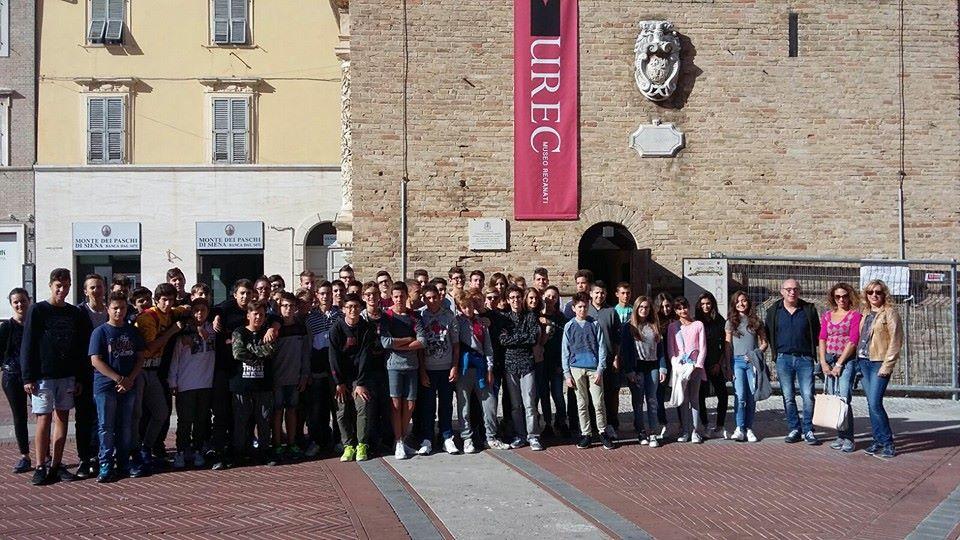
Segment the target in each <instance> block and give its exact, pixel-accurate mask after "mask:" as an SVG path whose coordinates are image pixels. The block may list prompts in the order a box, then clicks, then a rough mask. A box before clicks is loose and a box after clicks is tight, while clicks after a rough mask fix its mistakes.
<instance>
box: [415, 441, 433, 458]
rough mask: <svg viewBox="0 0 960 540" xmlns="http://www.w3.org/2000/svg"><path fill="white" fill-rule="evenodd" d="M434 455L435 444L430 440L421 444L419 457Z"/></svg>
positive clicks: (418, 452)
mask: <svg viewBox="0 0 960 540" xmlns="http://www.w3.org/2000/svg"><path fill="white" fill-rule="evenodd" d="M432 453H433V443H432V442H430V439H424V440H423V442H422V443H420V449H419V450H417V455H418V456H429V455H430V454H432Z"/></svg>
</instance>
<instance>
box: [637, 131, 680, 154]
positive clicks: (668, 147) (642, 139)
mask: <svg viewBox="0 0 960 540" xmlns="http://www.w3.org/2000/svg"><path fill="white" fill-rule="evenodd" d="M683 144H684V138H683V132H682V131H680V130H679V129H677V127H676V126H674V125H673V124H660V123H654V124H643V125H641V126H640V127H639V128H637V130H636V131H634V132H633V133H632V134H631V135H630V148H633V149H634V150H636V151H637V153H638V154H640V157H673V156H674V155H676V153H677V152H678V151H679V150H680V149H681V148H683Z"/></svg>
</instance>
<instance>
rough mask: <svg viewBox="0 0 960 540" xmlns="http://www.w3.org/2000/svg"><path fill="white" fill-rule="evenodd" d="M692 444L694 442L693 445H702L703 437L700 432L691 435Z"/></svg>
mask: <svg viewBox="0 0 960 540" xmlns="http://www.w3.org/2000/svg"><path fill="white" fill-rule="evenodd" d="M690 442H692V443H693V444H702V443H703V437H702V436H701V435H700V433H699V432H697V431H694V432H693V433H691V434H690Z"/></svg>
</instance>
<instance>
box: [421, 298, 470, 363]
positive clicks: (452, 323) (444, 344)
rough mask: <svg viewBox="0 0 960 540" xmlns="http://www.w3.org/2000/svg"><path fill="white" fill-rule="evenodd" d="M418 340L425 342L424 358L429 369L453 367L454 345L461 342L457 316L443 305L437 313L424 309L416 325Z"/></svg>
mask: <svg viewBox="0 0 960 540" xmlns="http://www.w3.org/2000/svg"><path fill="white" fill-rule="evenodd" d="M416 332H417V341H419V342H420V343H423V358H424V361H425V362H426V368H427V369H428V370H444V369H450V368H451V367H453V349H454V345H455V344H456V345H458V346H459V344H460V326H459V325H458V324H457V316H456V315H454V313H453V312H452V311H450V310H449V309H445V308H443V307H441V308H440V309H439V310H437V312H436V313H434V312H432V311H430V310H429V309H425V310H423V313H422V314H421V317H420V320H419V321H418V322H417V327H416Z"/></svg>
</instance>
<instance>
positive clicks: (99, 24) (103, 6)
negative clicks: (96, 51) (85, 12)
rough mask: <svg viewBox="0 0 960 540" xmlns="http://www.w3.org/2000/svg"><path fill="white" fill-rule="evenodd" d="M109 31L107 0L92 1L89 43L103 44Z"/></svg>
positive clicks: (88, 32) (88, 33)
mask: <svg viewBox="0 0 960 540" xmlns="http://www.w3.org/2000/svg"><path fill="white" fill-rule="evenodd" d="M106 29H107V0H90V29H89V30H88V31H87V41H89V42H90V43H102V42H103V35H104V33H105V32H106Z"/></svg>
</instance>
